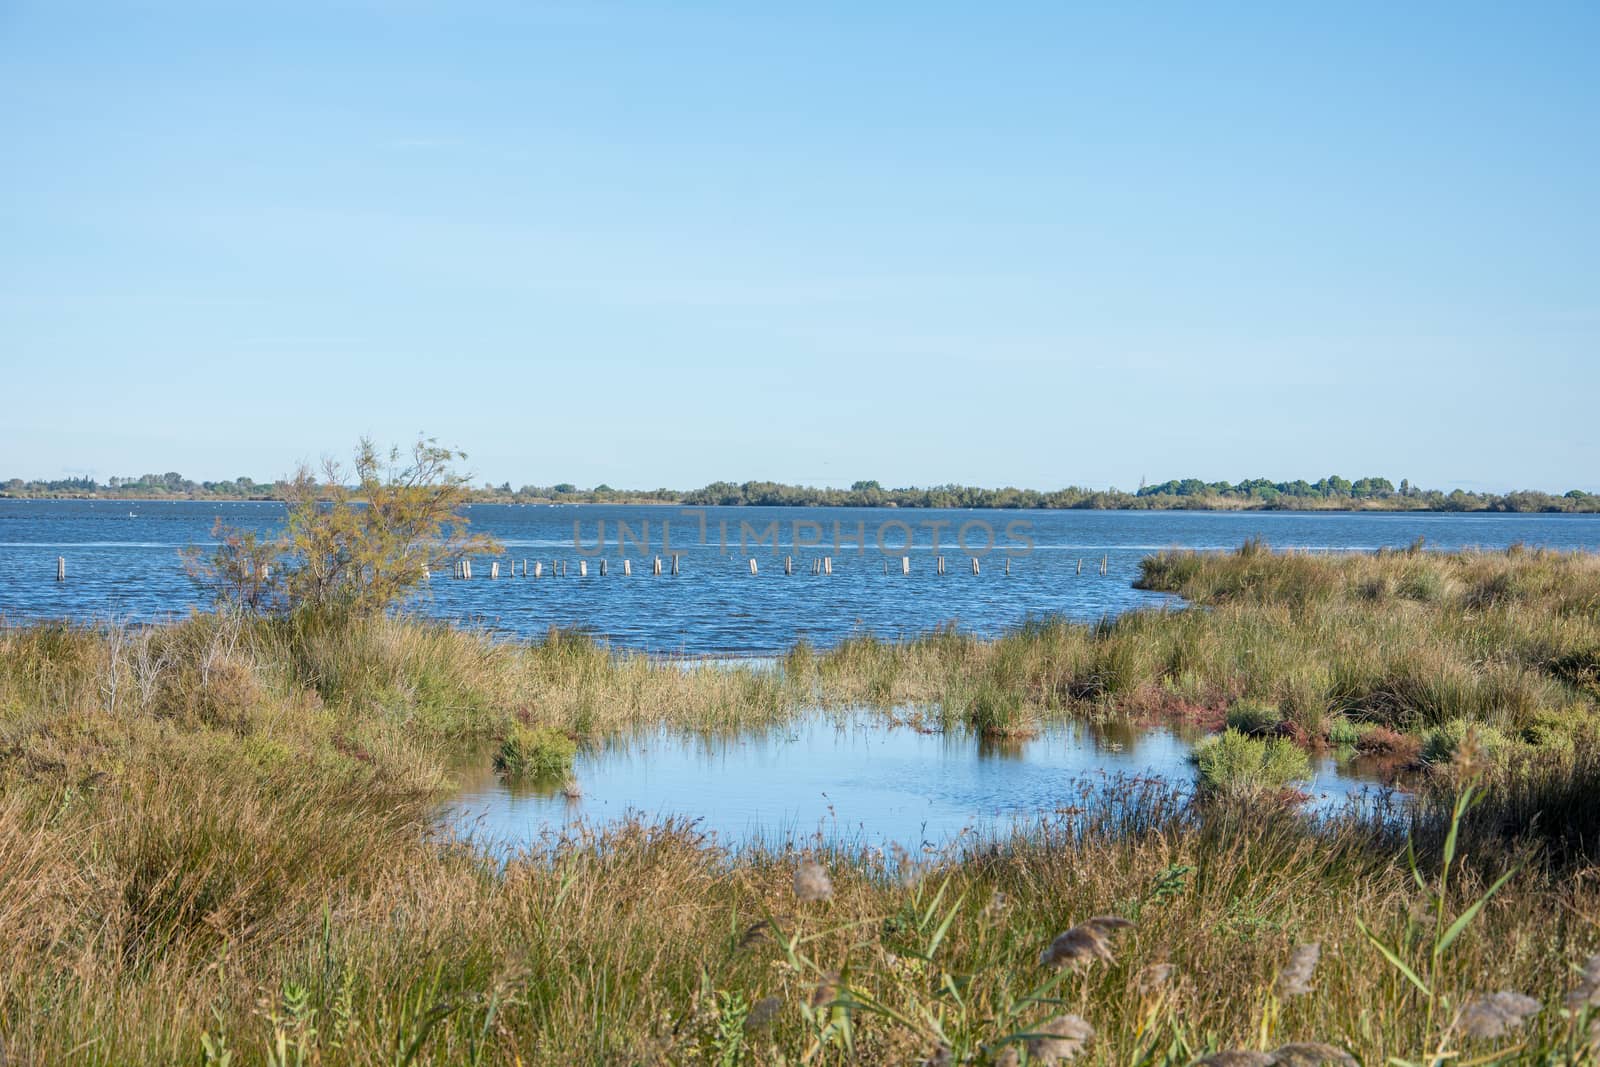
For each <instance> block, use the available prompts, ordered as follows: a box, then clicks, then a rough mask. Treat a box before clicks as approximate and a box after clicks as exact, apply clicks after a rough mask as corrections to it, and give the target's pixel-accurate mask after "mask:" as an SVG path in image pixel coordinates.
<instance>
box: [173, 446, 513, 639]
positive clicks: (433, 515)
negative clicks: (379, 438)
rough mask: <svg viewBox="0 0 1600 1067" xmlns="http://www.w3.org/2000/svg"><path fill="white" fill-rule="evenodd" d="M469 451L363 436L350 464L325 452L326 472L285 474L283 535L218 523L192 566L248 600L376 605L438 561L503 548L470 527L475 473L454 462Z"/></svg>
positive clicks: (217, 587)
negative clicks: (212, 542)
mask: <svg viewBox="0 0 1600 1067" xmlns="http://www.w3.org/2000/svg"><path fill="white" fill-rule="evenodd" d="M465 458H466V454H465V453H462V452H456V451H453V450H451V449H448V448H443V447H441V446H439V445H438V444H437V442H435V441H434V440H433V439H431V438H429V439H423V440H419V441H417V442H416V444H414V445H413V446H412V447H411V450H410V452H409V453H403V452H401V451H400V450H399V449H398V448H391V449H390V450H389V451H388V452H387V453H381V452H379V450H378V448H377V446H376V445H374V444H373V443H372V441H370V440H368V439H366V438H363V439H362V440H361V443H360V445H359V446H358V447H357V449H356V455H355V461H354V463H353V465H352V467H351V468H350V470H349V471H348V472H347V471H346V470H345V469H344V468H343V467H342V466H341V465H340V464H339V463H338V462H336V461H333V460H328V461H326V462H325V463H324V464H323V468H322V472H321V475H320V477H319V476H318V475H316V474H314V473H313V472H312V470H311V468H310V467H308V466H304V465H302V466H301V467H300V469H299V470H298V471H296V472H295V475H294V477H293V478H292V479H291V480H290V481H288V482H286V483H284V484H283V493H284V499H285V500H286V501H287V503H288V505H289V516H288V521H287V523H286V524H285V528H284V531H283V533H282V534H281V535H280V536H279V537H277V538H275V539H273V540H271V541H267V542H262V541H260V540H259V539H257V538H256V537H255V535H254V534H251V533H248V532H244V531H237V530H233V529H231V528H229V527H226V526H223V525H221V524H219V525H218V527H217V536H218V548H217V551H216V552H215V553H214V554H213V555H212V556H211V557H210V558H208V559H205V560H201V559H199V558H197V555H196V554H195V552H194V551H193V550H191V552H190V553H189V555H188V560H187V562H188V565H189V572H190V574H191V576H193V577H194V578H195V579H196V580H197V581H199V582H200V583H201V584H202V585H205V586H207V587H209V588H211V589H212V590H213V591H214V592H215V594H216V596H217V599H218V601H219V602H221V603H225V604H229V605H232V606H235V607H239V608H242V609H245V610H260V609H263V608H267V607H273V608H279V609H285V610H290V611H299V610H308V611H314V612H319V613H329V614H337V613H350V614H358V615H366V614H374V613H376V612H380V611H382V610H384V609H385V608H387V607H389V606H391V605H393V604H396V603H398V602H399V601H400V600H402V599H403V598H404V597H405V596H406V595H407V594H408V593H410V592H411V591H412V590H413V589H415V588H416V587H417V586H418V585H419V584H421V582H422V581H423V580H424V579H425V576H426V574H427V572H428V571H430V570H432V569H433V568H435V567H438V566H440V565H441V564H445V565H448V564H450V563H453V562H454V561H455V560H458V559H460V558H462V557H464V556H467V555H470V554H472V553H475V552H495V551H498V550H499V547H500V546H499V545H498V544H497V543H496V542H495V541H494V540H493V539H491V538H487V537H481V536H475V535H472V534H470V533H468V531H467V519H466V517H465V516H464V515H462V514H461V510H460V509H461V506H462V505H463V504H464V503H465V502H466V500H467V498H468V493H469V489H468V486H469V480H468V477H467V476H466V475H464V474H458V473H456V472H455V470H454V469H453V464H454V463H455V462H456V461H458V460H462V459H465ZM347 474H348V475H349V476H353V481H347Z"/></svg>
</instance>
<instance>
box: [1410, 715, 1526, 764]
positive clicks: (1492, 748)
mask: <svg viewBox="0 0 1600 1067" xmlns="http://www.w3.org/2000/svg"><path fill="white" fill-rule="evenodd" d="M1469 737H1470V738H1471V739H1473V740H1474V741H1475V742H1476V743H1477V748H1478V751H1479V752H1480V753H1481V754H1482V755H1484V756H1486V757H1488V758H1490V759H1493V758H1495V757H1497V756H1500V755H1502V754H1504V753H1505V751H1506V749H1507V747H1508V745H1509V744H1510V742H1509V740H1508V739H1507V738H1506V736H1505V734H1503V733H1501V732H1500V731H1499V730H1496V729H1495V728H1494V727H1493V726H1490V725H1488V724H1487V723H1480V722H1470V721H1468V720H1466V719H1455V720H1453V721H1451V722H1448V723H1445V724H1444V725H1443V726H1435V727H1433V728H1432V729H1430V730H1428V731H1427V732H1426V733H1424V734H1423V735H1422V761H1423V762H1424V763H1430V764H1443V763H1449V762H1450V761H1451V760H1453V759H1455V758H1456V754H1457V753H1458V752H1459V751H1461V748H1462V746H1463V745H1464V744H1466V742H1467V740H1468V738H1469Z"/></svg>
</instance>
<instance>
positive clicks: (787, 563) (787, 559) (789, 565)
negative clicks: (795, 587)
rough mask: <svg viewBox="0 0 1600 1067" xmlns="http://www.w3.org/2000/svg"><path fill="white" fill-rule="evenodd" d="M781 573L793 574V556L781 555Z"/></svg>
mask: <svg viewBox="0 0 1600 1067" xmlns="http://www.w3.org/2000/svg"><path fill="white" fill-rule="evenodd" d="M783 573H785V574H793V573H794V557H793V556H784V557H783Z"/></svg>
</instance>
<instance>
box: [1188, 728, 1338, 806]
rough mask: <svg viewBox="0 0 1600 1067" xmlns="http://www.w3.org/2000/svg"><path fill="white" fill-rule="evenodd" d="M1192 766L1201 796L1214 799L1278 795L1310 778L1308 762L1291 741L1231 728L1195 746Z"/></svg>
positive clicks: (1302, 752)
mask: <svg viewBox="0 0 1600 1067" xmlns="http://www.w3.org/2000/svg"><path fill="white" fill-rule="evenodd" d="M1194 763H1195V768H1196V769H1197V771H1198V773H1199V789H1200V791H1201V793H1202V794H1204V795H1206V796H1213V797H1215V796H1231V797H1241V796H1242V797H1257V796H1263V795H1267V794H1272V793H1281V792H1283V791H1284V790H1286V789H1288V788H1289V787H1290V786H1291V785H1293V784H1295V783H1297V782H1305V781H1307V780H1308V779H1309V778H1310V777H1311V761H1310V760H1309V759H1307V758H1306V754H1305V752H1304V751H1303V750H1301V749H1300V748H1298V747H1296V746H1295V744H1294V743H1293V742H1291V741H1287V740H1285V739H1283V738H1278V737H1268V738H1260V737H1252V736H1250V735H1249V734H1246V733H1241V732H1240V731H1239V730H1236V729H1234V728H1232V727H1231V726H1230V727H1229V728H1228V729H1227V730H1225V731H1223V732H1222V733H1220V734H1213V735H1211V736H1210V737H1207V738H1204V739H1202V740H1201V741H1200V743H1199V744H1197V745H1195V748H1194Z"/></svg>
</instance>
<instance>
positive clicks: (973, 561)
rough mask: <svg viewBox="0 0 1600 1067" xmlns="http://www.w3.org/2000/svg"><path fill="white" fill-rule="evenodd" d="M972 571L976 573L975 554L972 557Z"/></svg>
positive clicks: (976, 560)
mask: <svg viewBox="0 0 1600 1067" xmlns="http://www.w3.org/2000/svg"><path fill="white" fill-rule="evenodd" d="M972 573H973V574H977V573H978V557H977V556H973V557H972Z"/></svg>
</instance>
